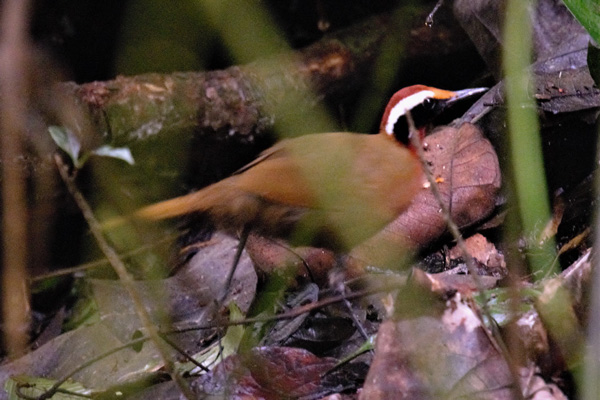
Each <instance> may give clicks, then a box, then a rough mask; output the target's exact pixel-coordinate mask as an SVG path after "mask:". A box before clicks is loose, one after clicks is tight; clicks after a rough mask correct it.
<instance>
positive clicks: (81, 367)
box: [19, 336, 150, 400]
mask: <svg viewBox="0 0 600 400" xmlns="http://www.w3.org/2000/svg"><path fill="white" fill-rule="evenodd" d="M147 340H150V338H149V337H147V336H144V337H141V338H138V339H135V340H132V341H130V342H128V343H126V344H124V345H122V346H118V347H115V348H113V349H110V350H108V351H105V352H104V353H101V354H98V355H97V356H96V357H93V358H90V359H89V360H87V361H86V362H84V363H82V364H80V365H78V366H77V367H75V368H73V369H72V370H71V371H69V372H68V373H67V374H65V375H64V376H63V377H62V378H61V379H59V380H57V381H56V382H55V383H54V385H52V386H51V387H50V388H49V389H48V390H46V391H45V392H44V393H42V394H41V395H39V396H36V397H32V396H27V395H24V394H22V393H19V397H23V398H24V399H26V400H46V399H50V398H52V396H54V395H55V394H56V393H57V392H58V391H59V389H60V387H61V386H62V385H63V384H64V383H65V382H66V381H67V380H69V379H71V378H72V377H73V376H74V375H75V374H76V373H78V372H80V371H83V370H84V369H86V368H87V367H89V366H91V365H93V364H94V363H96V362H98V361H100V360H102V359H104V358H106V357H108V356H110V355H112V354H114V353H116V352H118V351H121V350H124V349H126V348H129V347H133V346H135V345H137V344H142V343H144V342H146V341H147Z"/></svg>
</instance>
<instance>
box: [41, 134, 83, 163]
mask: <svg viewBox="0 0 600 400" xmlns="http://www.w3.org/2000/svg"><path fill="white" fill-rule="evenodd" d="M48 132H50V136H52V140H54V143H56V145H57V146H58V147H60V148H61V149H62V150H64V152H65V153H67V154H68V155H69V157H71V160H72V161H73V165H75V167H76V168H80V167H81V165H82V164H83V163H82V162H81V160H80V158H79V152H80V151H81V143H79V138H78V137H77V136H75V134H73V132H71V131H70V130H69V129H67V128H64V127H62V126H54V125H52V126H49V127H48Z"/></svg>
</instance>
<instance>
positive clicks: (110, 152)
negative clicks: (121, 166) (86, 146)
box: [92, 145, 135, 165]
mask: <svg viewBox="0 0 600 400" xmlns="http://www.w3.org/2000/svg"><path fill="white" fill-rule="evenodd" d="M92 153H93V154H95V155H97V156H102V157H112V158H116V159H119V160H123V161H125V162H126V163H128V164H129V165H133V164H135V161H134V159H133V156H132V155H131V150H129V148H127V147H112V146H108V145H105V146H101V147H98V148H97V149H96V150H94V151H93V152H92Z"/></svg>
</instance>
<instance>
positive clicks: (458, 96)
mask: <svg viewBox="0 0 600 400" xmlns="http://www.w3.org/2000/svg"><path fill="white" fill-rule="evenodd" d="M487 90H488V88H486V87H480V88H473V89H463V90H457V91H454V92H452V93H453V94H454V95H453V96H451V97H449V98H448V99H447V100H446V102H445V105H450V104H453V103H455V102H457V101H458V100H462V99H466V98H468V97H471V96H474V95H476V94H479V93H483V92H485V91H487Z"/></svg>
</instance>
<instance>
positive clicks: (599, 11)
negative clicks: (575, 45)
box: [564, 0, 600, 44]
mask: <svg viewBox="0 0 600 400" xmlns="http://www.w3.org/2000/svg"><path fill="white" fill-rule="evenodd" d="M564 3H565V5H566V6H567V8H568V9H569V11H571V13H572V14H573V15H574V16H575V18H576V19H577V21H579V23H580V24H581V25H583V27H584V28H585V30H586V31H588V33H589V34H590V36H591V37H592V39H594V40H595V41H596V43H598V44H600V4H599V3H598V0H564Z"/></svg>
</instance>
